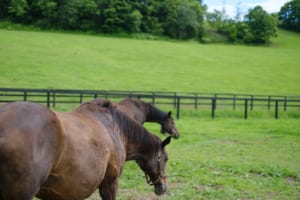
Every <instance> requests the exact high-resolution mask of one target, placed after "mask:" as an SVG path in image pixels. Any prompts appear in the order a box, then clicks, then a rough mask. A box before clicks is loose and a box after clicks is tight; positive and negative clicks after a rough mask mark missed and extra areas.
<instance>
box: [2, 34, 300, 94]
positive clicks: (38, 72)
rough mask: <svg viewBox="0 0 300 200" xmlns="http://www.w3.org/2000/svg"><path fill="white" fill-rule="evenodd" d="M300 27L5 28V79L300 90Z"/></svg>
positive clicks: (24, 83) (12, 83)
mask: <svg viewBox="0 0 300 200" xmlns="http://www.w3.org/2000/svg"><path fill="white" fill-rule="evenodd" d="M299 49H300V35H299V34H293V33H289V32H284V31H280V32H279V37H278V38H276V39H275V40H274V42H273V45H272V46H271V47H264V46H263V47H257V46H240V45H223V44H216V45H202V44H199V43H197V42H193V41H191V42H178V41H160V40H138V39H127V38H111V37H103V36H95V35H84V34H70V33H56V32H50V33H49V32H33V31H13V30H7V29H0V85H1V87H21V88H63V89H107V90H114V89H115V90H146V91H176V92H189V91H190V92H227V93H251V94H280V95H298V94H299V93H300V84H299V83H300V76H299V74H300V67H299V66H300V65H299V55H300V54H299Z"/></svg>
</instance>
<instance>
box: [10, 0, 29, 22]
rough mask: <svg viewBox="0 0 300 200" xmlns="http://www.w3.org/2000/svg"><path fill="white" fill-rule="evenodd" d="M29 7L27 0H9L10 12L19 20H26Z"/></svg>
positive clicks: (14, 18) (13, 17)
mask: <svg viewBox="0 0 300 200" xmlns="http://www.w3.org/2000/svg"><path fill="white" fill-rule="evenodd" d="M28 9H29V8H28V4H27V1H26V0H9V4H8V13H9V15H10V16H11V17H12V19H13V20H16V21H19V22H23V21H25V18H26V14H27V11H28Z"/></svg>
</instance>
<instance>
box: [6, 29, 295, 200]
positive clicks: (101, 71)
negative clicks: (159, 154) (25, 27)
mask: <svg viewBox="0 0 300 200" xmlns="http://www.w3.org/2000/svg"><path fill="white" fill-rule="evenodd" d="M299 49H300V35H299V34H295V33H290V32H285V31H279V37H278V38H276V39H274V41H273V44H272V46H271V47H257V46H240V45H223V44H217V45H202V44H199V43H196V42H194V41H189V42H178V41H160V40H139V39H128V38H113V37H107V36H106V37H103V36H96V35H84V34H71V33H56V32H38V31H15V30H8V29H7V28H5V29H0V87H13V88H15V87H20V88H60V89H99V90H100V89H107V90H110V89H111V90H145V91H177V92H211V93H215V92H226V93H227V92H228V93H250V94H270V95H272V94H275V95H299V94H300V65H299V56H300V54H299V52H300V51H299ZM0 98H1V96H0ZM57 109H58V110H60V109H61V110H67V109H71V108H70V107H68V108H67V109H66V108H59V107H58V108H57ZM163 109H164V110H167V109H169V108H167V107H164V108H163ZM203 112H204V111H201V110H199V111H197V112H194V111H190V110H186V111H183V113H184V115H182V117H181V118H180V120H177V121H176V124H177V127H178V129H179V130H180V132H181V138H179V139H178V140H172V142H171V144H170V145H169V146H168V147H167V151H168V153H169V162H168V166H167V171H168V175H169V191H168V192H167V194H166V195H164V196H162V197H156V196H155V195H154V192H153V188H151V187H150V186H148V185H147V184H146V181H145V178H144V175H143V173H142V171H141V170H140V169H138V167H137V165H136V164H135V163H134V162H128V163H126V165H125V168H124V170H123V173H122V175H121V177H120V187H119V192H118V199H119V200H144V199H147V200H154V199H159V200H182V199H191V200H198V199H199V200H200V199H204V200H207V199H211V200H215V199H220V200H223V199H229V200H237V199H241V200H246V199H247V200H248V199H263V200H265V199H267V200H269V199H270V200H273V199H275V200H276V199H278V200H282V199H287V200H297V199H299V198H300V123H299V118H292V117H283V118H280V119H278V120H275V119H273V117H270V116H269V115H271V116H273V114H272V113H271V114H270V113H267V114H261V113H259V114H256V113H252V114H251V113H249V115H250V117H249V119H248V120H244V119H243V118H242V117H232V116H230V117H227V112H222V113H218V112H219V111H217V113H216V115H217V118H216V119H214V120H212V119H210V117H209V115H208V116H207V115H202V113H203ZM205 112H206V111H205ZM220 114H222V117H218V116H219V115H220ZM242 114H243V113H242V112H240V113H238V114H234V115H241V116H242ZM229 115H232V113H229ZM258 115H259V116H258ZM265 115H267V116H265ZM298 115H299V114H298ZM146 127H147V128H148V129H149V130H150V131H152V132H154V133H155V134H157V135H159V136H160V137H161V138H164V136H163V135H161V134H159V126H158V125H156V124H149V123H147V124H146ZM92 199H93V200H96V199H100V198H99V197H98V194H97V193H95V194H94V195H93V196H92V197H90V198H89V200H92Z"/></svg>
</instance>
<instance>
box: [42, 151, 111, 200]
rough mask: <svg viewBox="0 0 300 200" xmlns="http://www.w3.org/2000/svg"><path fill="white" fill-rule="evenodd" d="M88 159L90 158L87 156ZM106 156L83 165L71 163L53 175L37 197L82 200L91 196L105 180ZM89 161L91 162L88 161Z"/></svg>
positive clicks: (46, 199) (45, 199)
mask: <svg viewBox="0 0 300 200" xmlns="http://www.w3.org/2000/svg"><path fill="white" fill-rule="evenodd" d="M87 157H88V156H87ZM105 157H106V156H103V157H100V158H102V159H100V158H96V159H94V161H93V162H91V161H90V160H89V159H87V160H86V162H84V160H83V161H82V163H80V164H78V163H73V162H71V161H69V162H67V163H65V164H64V166H66V167H64V168H62V169H58V170H56V171H55V172H53V173H51V174H50V176H49V177H48V179H47V181H46V182H45V184H43V185H42V187H41V189H40V191H39V193H38V195H37V197H39V198H41V199H43V200H53V199H55V200H70V199H72V200H82V199H85V198H86V197H88V196H90V195H91V194H92V193H93V192H94V191H95V190H96V189H97V188H98V186H99V185H100V183H101V182H102V180H103V179H104V175H105V170H106V165H107V164H106V163H107V161H106V162H104V161H105V160H107V159H106V158H105ZM88 160H89V161H88Z"/></svg>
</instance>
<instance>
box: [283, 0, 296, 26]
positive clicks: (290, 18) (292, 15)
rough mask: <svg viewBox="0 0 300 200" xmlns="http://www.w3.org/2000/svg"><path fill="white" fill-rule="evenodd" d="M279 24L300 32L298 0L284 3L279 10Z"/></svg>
mask: <svg viewBox="0 0 300 200" xmlns="http://www.w3.org/2000/svg"><path fill="white" fill-rule="evenodd" d="M279 20H280V26H281V27H282V28H285V29H289V30H294V31H298V32H300V0H293V1H290V2H287V3H285V4H284V5H283V6H282V7H281V9H280V12H279Z"/></svg>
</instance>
